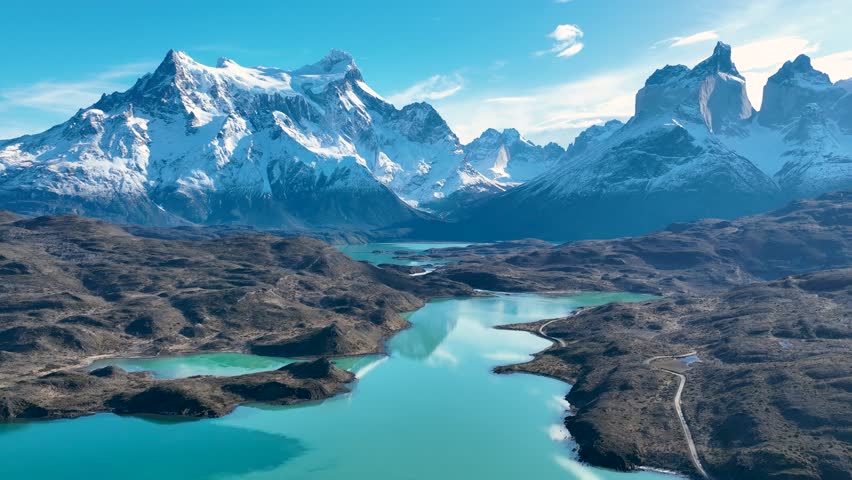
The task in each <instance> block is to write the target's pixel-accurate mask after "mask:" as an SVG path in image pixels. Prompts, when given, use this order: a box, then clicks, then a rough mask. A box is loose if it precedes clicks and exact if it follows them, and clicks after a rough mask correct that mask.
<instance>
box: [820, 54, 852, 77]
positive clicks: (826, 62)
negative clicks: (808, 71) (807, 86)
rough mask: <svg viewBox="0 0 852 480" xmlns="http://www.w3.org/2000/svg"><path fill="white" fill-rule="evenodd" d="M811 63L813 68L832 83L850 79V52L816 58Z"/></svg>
mask: <svg viewBox="0 0 852 480" xmlns="http://www.w3.org/2000/svg"><path fill="white" fill-rule="evenodd" d="M812 63H813V66H814V68H816V69H817V70H820V71H823V72H825V73H827V74H828V76H829V77H831V80H832V81H835V82H836V81H838V80H846V79H847V78H852V50H846V51H844V52H837V53H832V54H829V55H823V56H821V57H816V58H814V59H813V62H812Z"/></svg>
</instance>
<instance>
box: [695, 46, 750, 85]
mask: <svg viewBox="0 0 852 480" xmlns="http://www.w3.org/2000/svg"><path fill="white" fill-rule="evenodd" d="M692 70H693V72H698V73H702V74H704V73H730V74H733V75H736V76H738V77H740V72H738V71H737V67H736V66H735V65H734V62H733V61H732V60H731V46H730V45H728V44H727V43H723V42H717V43H716V46H715V47H714V48H713V55H711V56H710V57H708V58H707V59H706V60H704V61H703V62H701V63H699V64H698V65H696V66H695V68H694V69H692Z"/></svg>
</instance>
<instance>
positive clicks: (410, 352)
mask: <svg viewBox="0 0 852 480" xmlns="http://www.w3.org/2000/svg"><path fill="white" fill-rule="evenodd" d="M458 321H459V319H458V317H455V316H441V317H437V318H430V319H428V320H424V321H420V322H417V323H416V324H415V325H414V326H412V327H411V328H409V329H408V330H405V331H403V332H400V333H398V334H397V335H396V336H395V337H393V339H392V340H391V341H390V342H389V344H388V345H389V347H390V348H389V349H388V350H389V351H390V352H393V353H399V354H400V355H401V356H403V357H405V358H410V359H412V360H425V359H426V358H429V356H430V355H432V353H433V352H434V351H435V349H437V348H438V346H439V345H441V343H442V342H443V341H444V339H445V338H447V335H449V334H450V332H452V331H453V329H454V328H456V325H458Z"/></svg>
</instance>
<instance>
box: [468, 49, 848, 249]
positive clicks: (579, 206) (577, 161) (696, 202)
mask: <svg viewBox="0 0 852 480" xmlns="http://www.w3.org/2000/svg"><path fill="white" fill-rule="evenodd" d="M851 127H852V94H850V93H849V92H848V90H846V88H844V84H837V85H836V84H832V83H831V81H830V79H829V78H828V76H827V75H825V74H823V73H821V72H818V71H816V70H814V69H813V67H812V66H811V64H810V59H808V58H807V57H806V56H804V55H803V56H800V57H799V58H797V59H796V60H794V61H792V62H787V63H786V64H785V65H784V66H783V67H781V69H780V70H779V71H778V73H777V74H775V75H773V76H772V77H771V78H770V79H769V81H768V83H767V85H766V88H765V91H764V100H763V107H762V111H761V112H759V113H758V112H756V111H755V110H754V108H753V107H752V105H751V102H750V101H749V99H748V95H747V94H746V89H745V79H744V78H743V76H742V75H741V74H740V73H739V72H738V71H737V69H736V66H735V65H734V64H733V62H732V61H731V48H730V47H729V46H728V45H725V44H723V43H721V42H720V43H719V44H717V45H716V47H715V49H714V51H713V54H712V55H711V56H710V57H709V58H707V59H706V60H704V61H703V62H701V63H699V64H698V65H696V66H695V67H694V68H689V67H686V66H683V65H677V66H666V67H664V68H662V69H659V70H657V71H656V72H654V73H653V74H652V75H651V76H650V77H649V78H648V80H647V81H646V82H645V86H644V87H643V88H642V89H641V90H639V92H638V93H637V95H636V109H635V115H634V116H633V117H632V118H631V119H630V120H629V121H628V122H627V123H626V124H622V123H621V122H618V121H611V122H608V123H607V124H605V125H599V126H595V127H592V128H590V129H588V130H586V131H585V132H583V133H582V134H581V135H579V136H578V137H577V139H576V141H575V142H574V144H573V145H571V146H569V148H568V150H567V154H566V157H565V159H564V160H563V161H561V162H559V163H558V164H557V165H556V167H554V168H553V169H551V170H549V171H548V172H546V173H545V174H543V175H541V176H539V177H537V178H535V179H533V180H531V181H529V182H527V183H525V184H524V185H522V186H519V187H517V188H515V189H513V190H510V191H508V192H506V193H504V194H500V195H497V196H495V197H494V198H492V199H490V200H488V201H486V202H483V203H482V204H480V205H477V207H476V208H474V209H472V211H470V212H467V213H466V214H463V215H460V216H459V218H460V219H461V221H460V222H459V227H462V226H464V228H467V229H468V230H469V231H470V232H476V234H475V235H477V236H481V237H483V238H485V237H490V238H513V237H520V236H538V237H543V238H553V239H560V240H567V239H574V238H595V237H606V236H616V235H629V234H636V233H643V232H647V231H650V230H653V229H658V228H663V227H665V226H666V225H667V224H669V223H671V222H676V221H683V220H693V219H697V218H701V217H733V216H738V215H744V214H749V213H753V212H757V211H760V210H763V209H768V208H771V207H773V206H776V205H778V204H779V203H781V202H783V201H786V200H788V199H790V198H796V197H801V196H810V195H815V194H819V193H822V192H825V191H829V190H835V189H841V188H849V187H852V158H851V157H850V156H851V155H852V128H851Z"/></svg>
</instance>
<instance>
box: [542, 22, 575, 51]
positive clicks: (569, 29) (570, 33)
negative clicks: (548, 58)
mask: <svg viewBox="0 0 852 480" xmlns="http://www.w3.org/2000/svg"><path fill="white" fill-rule="evenodd" d="M548 37H549V38H552V39H553V40H554V43H553V46H552V47H551V48H550V49H549V50H542V51H538V52H536V55H546V54H548V53H555V54H556V56H557V57H562V58H566V57H573V56H574V55H576V54H578V53H580V51H581V50H583V47H584V45H583V43H582V42H580V39H581V38H583V30H581V29H580V27H578V26H577V25H573V24H570V23H566V24H563V25H557V26H556V28H555V29H554V30H553V31H552V32H550V34H549V35H548Z"/></svg>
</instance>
